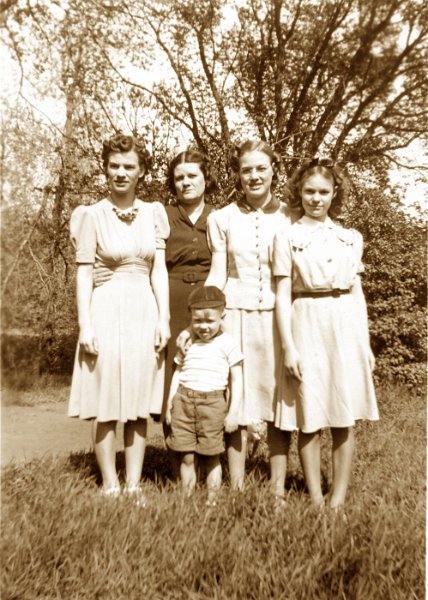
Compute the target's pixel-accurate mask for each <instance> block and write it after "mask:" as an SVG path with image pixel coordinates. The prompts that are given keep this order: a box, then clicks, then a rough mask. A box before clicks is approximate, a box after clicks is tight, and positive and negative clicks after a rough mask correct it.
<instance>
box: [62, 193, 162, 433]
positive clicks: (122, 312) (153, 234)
mask: <svg viewBox="0 0 428 600" xmlns="http://www.w3.org/2000/svg"><path fill="white" fill-rule="evenodd" d="M134 206H135V207H136V208H137V209H138V212H137V216H136V218H135V219H134V220H133V221H132V222H127V221H123V220H121V219H119V218H118V216H117V214H116V213H115V212H114V210H113V205H112V203H111V202H110V201H109V200H107V199H104V200H101V201H100V202H97V203H96V204H93V205H90V206H79V207H78V208H76V209H75V211H74V212H73V214H72V217H71V222H70V230H71V236H72V239H73V241H74V243H75V246H76V262H77V263H85V264H93V266H94V289H93V292H92V299H91V306H90V311H91V319H92V325H93V328H94V333H95V337H96V338H97V340H98V350H99V351H98V356H97V357H95V358H94V357H93V356H91V355H88V354H85V353H83V352H81V351H80V349H79V347H78V348H77V352H76V358H75V364H74V371H73V380H72V386H71V396H70V403H69V410H68V414H69V416H71V417H80V418H81V419H90V418H97V419H98V420H99V421H127V420H135V419H137V418H147V417H148V416H149V414H150V413H160V412H161V408H162V397H163V376H164V373H163V362H164V361H163V356H160V357H157V355H156V353H155V348H154V343H155V327H156V324H157V321H158V307H157V303H156V299H155V296H154V294H153V290H152V287H151V284H150V271H151V267H152V264H153V259H154V256H155V252H156V249H157V248H165V240H166V238H167V237H168V234H169V225H168V219H167V216H166V212H165V209H164V207H163V206H162V205H161V204H160V203H159V202H152V203H149V202H142V201H141V200H135V202H134ZM101 271H104V272H106V271H107V272H109V273H110V278H109V279H108V281H106V282H105V283H102V284H99V280H97V273H98V272H101Z"/></svg>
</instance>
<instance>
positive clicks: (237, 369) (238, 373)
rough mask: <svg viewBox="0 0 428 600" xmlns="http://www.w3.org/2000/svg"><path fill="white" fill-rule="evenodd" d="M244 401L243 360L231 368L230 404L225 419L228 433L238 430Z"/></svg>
mask: <svg viewBox="0 0 428 600" xmlns="http://www.w3.org/2000/svg"><path fill="white" fill-rule="evenodd" d="M241 401H242V362H239V363H238V364H236V365H233V367H231V369H230V404H229V410H228V413H227V415H226V418H225V420H224V428H225V430H226V432H227V433H232V431H236V429H238V425H239V409H240V407H241Z"/></svg>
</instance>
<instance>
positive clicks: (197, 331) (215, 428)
mask: <svg viewBox="0 0 428 600" xmlns="http://www.w3.org/2000/svg"><path fill="white" fill-rule="evenodd" d="M225 305H226V301H225V296H224V294H223V292H222V291H221V290H219V289H218V288H217V287H215V286H206V287H200V288H197V289H196V290H194V291H193V292H192V293H191V294H190V295H189V299H188V307H189V310H190V312H191V324H190V331H191V333H192V343H191V345H190V347H189V348H188V350H187V351H186V354H185V355H183V354H182V353H181V352H180V351H179V352H178V353H177V355H176V356H175V358H174V362H175V363H176V365H177V366H176V369H175V371H174V375H173V376H172V380H171V387H170V391H169V396H168V403H167V409H166V414H165V421H166V424H167V425H170V433H169V435H168V437H167V444H168V447H169V448H171V449H172V450H174V451H176V452H180V453H181V463H180V476H181V482H182V486H183V489H184V491H185V492H186V493H187V494H191V493H192V492H193V490H194V488H195V485H196V469H195V453H197V454H198V455H201V456H203V457H204V460H205V463H206V468H207V487H208V501H207V505H208V506H215V499H216V496H217V492H218V490H219V488H220V486H221V477H222V473H221V464H220V454H221V453H222V452H223V451H224V440H223V437H224V436H223V434H224V431H225V430H226V431H227V432H228V433H230V432H232V431H235V430H236V429H237V428H238V416H239V409H240V403H241V396H242V360H243V358H244V357H243V355H242V353H241V351H240V350H239V348H238V346H237V345H236V343H235V342H234V340H233V339H232V338H231V336H229V335H228V334H227V333H224V332H223V331H222V329H221V324H222V320H223V316H224V313H225ZM229 376H230V382H231V386H230V403H229V406H228V405H227V400H226V388H227V385H228V382H229Z"/></svg>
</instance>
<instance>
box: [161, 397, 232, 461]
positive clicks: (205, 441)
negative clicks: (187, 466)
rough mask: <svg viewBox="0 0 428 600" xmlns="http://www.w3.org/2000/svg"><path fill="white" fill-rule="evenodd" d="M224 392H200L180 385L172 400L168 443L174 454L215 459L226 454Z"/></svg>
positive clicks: (225, 403)
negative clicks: (223, 453)
mask: <svg viewBox="0 0 428 600" xmlns="http://www.w3.org/2000/svg"><path fill="white" fill-rule="evenodd" d="M226 415H227V402H226V392H225V390H216V391H213V392H199V391H197V390H191V389H189V388H186V387H184V386H183V385H180V386H179V387H178V390H177V393H176V394H175V396H174V398H173V401H172V410H171V427H170V431H169V433H168V437H167V439H166V443H167V445H168V447H169V448H171V450H175V452H186V453H187V452H197V453H198V454H202V455H203V456H215V455H217V454H221V453H222V452H224V435H223V434H224V419H225V417H226Z"/></svg>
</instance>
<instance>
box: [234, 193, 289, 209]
mask: <svg viewBox="0 0 428 600" xmlns="http://www.w3.org/2000/svg"><path fill="white" fill-rule="evenodd" d="M236 204H237V205H238V206H239V208H241V209H242V210H245V211H246V212H254V211H256V210H262V211H263V212H264V213H274V212H276V211H277V210H278V208H279V207H280V204H281V203H280V201H279V199H278V198H277V197H276V196H274V195H272V198H271V199H270V201H269V202H268V204H266V206H263V208H261V209H260V208H254V207H253V206H251V205H250V204H248V202H247V201H246V200H245V197H244V196H243V197H242V198H240V199H239V200H238V201H237V203H236Z"/></svg>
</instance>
